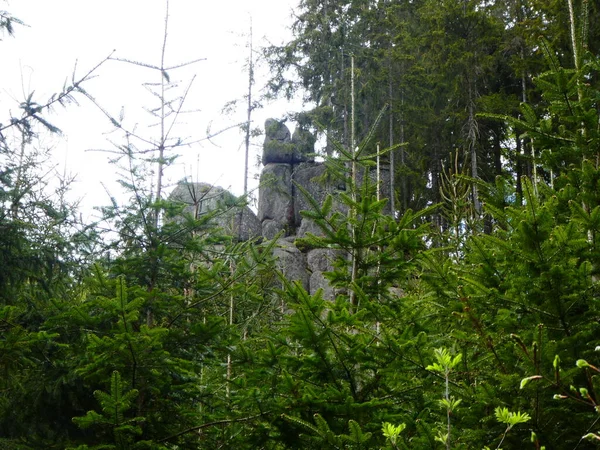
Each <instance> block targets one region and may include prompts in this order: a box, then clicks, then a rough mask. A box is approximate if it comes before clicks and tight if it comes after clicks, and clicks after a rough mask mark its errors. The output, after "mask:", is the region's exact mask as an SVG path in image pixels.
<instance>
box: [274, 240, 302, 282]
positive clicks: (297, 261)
mask: <svg viewBox="0 0 600 450" xmlns="http://www.w3.org/2000/svg"><path fill="white" fill-rule="evenodd" d="M273 256H274V257H275V259H276V261H277V263H276V264H277V267H278V269H279V270H280V271H281V273H282V274H283V275H284V276H285V278H286V279H287V280H289V281H299V282H300V284H301V285H302V286H303V287H304V289H306V290H308V289H309V283H308V270H307V267H306V256H305V255H304V254H303V253H302V252H301V251H300V250H298V248H296V246H294V244H293V242H291V241H290V240H288V239H279V240H278V241H277V246H276V247H275V249H274V250H273Z"/></svg>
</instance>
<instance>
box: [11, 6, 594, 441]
mask: <svg viewBox="0 0 600 450" xmlns="http://www.w3.org/2000/svg"><path fill="white" fill-rule="evenodd" d="M573 3H575V4H574V5H572V4H571V2H538V1H530V2H523V1H509V2H485V1H470V0H465V1H430V0H418V1H399V2H393V1H379V2H374V1H368V0H358V1H352V2H339V1H335V0H326V1H324V2H322V1H320V2H317V1H312V0H303V1H302V2H301V3H300V6H299V8H298V14H297V21H296V23H295V25H294V32H295V35H294V40H293V41H292V42H290V43H289V44H288V45H287V46H284V47H281V48H271V49H268V53H269V55H270V57H271V58H272V63H273V69H274V73H275V76H274V78H273V80H272V85H271V87H272V88H273V89H275V90H276V89H277V88H284V87H287V88H290V89H292V90H294V89H300V88H302V89H303V91H302V92H303V93H304V94H305V95H306V97H307V99H308V100H310V101H313V102H315V104H316V107H315V109H314V110H313V111H311V112H310V113H309V114H307V115H305V116H304V117H303V120H305V119H306V120H308V119H307V118H310V120H312V121H313V122H312V123H313V125H314V126H318V127H320V130H322V131H327V134H328V146H327V148H326V150H327V152H326V153H328V154H327V155H325V159H326V164H327V165H328V167H329V172H328V175H329V176H330V177H339V178H340V185H342V184H343V185H345V186H347V190H346V192H342V193H340V194H339V195H336V196H329V197H328V198H327V199H326V200H325V202H324V203H323V204H319V203H317V202H316V201H314V200H313V199H309V203H310V204H311V209H310V210H308V211H305V212H303V215H304V217H305V218H306V219H310V220H313V221H314V223H315V225H316V227H317V229H318V230H320V231H319V233H317V234H316V235H313V234H308V235H306V236H304V237H303V238H302V239H298V240H297V242H296V246H297V247H298V248H300V249H302V250H307V249H315V248H317V249H319V248H322V249H328V250H330V251H333V252H335V254H337V255H339V257H338V259H337V260H336V262H335V267H334V269H333V270H332V271H330V272H328V273H327V278H328V280H329V282H330V284H331V287H332V290H333V292H334V293H335V299H334V300H331V301H330V300H326V299H325V298H324V293H323V292H322V291H319V292H317V293H316V294H314V295H311V294H309V293H308V292H306V290H305V289H304V288H303V287H302V286H301V285H300V284H299V283H296V282H294V281H293V280H287V279H285V278H284V277H283V276H281V275H280V274H278V273H277V270H276V269H275V267H276V266H275V265H274V261H273V260H272V257H271V255H272V250H273V246H274V245H275V243H274V242H239V241H238V239H237V237H236V236H227V235H224V234H223V232H222V230H220V229H218V228H216V226H215V225H214V224H215V221H214V220H213V219H214V218H215V217H216V216H217V215H219V214H221V213H224V210H225V209H228V208H232V207H237V206H239V205H237V204H235V203H236V202H233V203H232V204H227V205H222V208H221V209H219V208H217V209H215V210H213V211H209V212H206V211H197V212H196V213H195V214H190V213H187V212H184V210H183V205H180V204H177V203H173V202H169V201H166V200H164V199H161V196H160V195H158V196H156V195H153V194H152V193H148V192H147V191H145V190H144V188H143V186H144V182H145V179H146V178H147V173H146V172H145V171H146V170H148V164H155V163H156V160H154V161H153V160H149V161H144V160H143V159H139V158H137V157H136V155H135V153H134V152H133V151H131V150H130V148H129V147H127V146H124V147H123V149H124V152H123V160H124V161H125V166H126V167H127V168H128V171H127V172H126V178H125V179H124V180H121V182H122V185H123V186H124V187H125V188H127V189H128V190H129V192H130V193H131V198H130V200H129V202H128V203H126V204H125V205H119V204H117V202H116V201H115V202H114V203H113V204H112V205H111V206H110V207H107V208H104V209H103V214H104V219H105V222H104V223H105V224H107V225H108V226H109V227H110V232H111V233H110V239H109V237H108V236H107V237H104V236H103V234H102V233H101V232H100V228H98V227H94V226H83V225H81V224H79V223H78V222H77V220H75V218H74V210H73V207H72V205H68V204H65V202H64V201H63V196H62V195H61V193H62V192H64V188H65V186H63V185H59V188H58V191H57V192H56V193H55V194H48V192H49V191H48V190H46V191H45V192H46V194H45V195H42V193H41V192H42V190H41V189H39V188H40V183H43V182H44V180H43V179H42V178H40V177H39V176H38V175H36V174H37V173H38V172H36V164H34V162H36V161H38V159H36V158H37V157H36V158H29V157H26V156H27V155H37V156H39V155H40V151H39V150H38V149H37V147H36V139H35V138H36V132H35V131H36V124H37V126H39V125H40V124H41V125H42V126H44V127H45V128H50V129H51V127H48V126H47V125H49V124H47V125H46V124H45V122H44V121H43V117H42V116H41V113H42V112H43V111H42V110H41V109H40V110H39V111H38V110H36V111H34V112H33V114H28V112H27V111H28V110H27V108H31V104H30V103H28V102H25V103H24V108H25V109H26V110H25V111H24V114H23V116H22V117H20V118H18V119H14V120H9V122H7V123H8V125H6V126H4V127H3V126H2V125H1V124H0V130H1V132H2V134H0V158H1V159H0V374H1V376H0V447H2V448H9V449H38V448H39V449H53V448H54V449H64V448H69V449H80V450H83V449H173V450H174V449H188V448H189V449H195V448H203V449H213V448H214V449H217V448H238V449H256V448H265V449H287V448H290V449H294V448H298V449H311V448H314V449H323V448H332V449H341V448H349V449H369V448H392V449H400V448H402V449H408V448H414V449H437V448H447V449H448V448H457V449H458V448H463V449H473V448H532V449H541V448H546V449H575V448H578V449H584V448H597V447H598V442H600V426H599V425H598V418H599V416H598V414H599V413H600V406H599V403H600V398H599V396H600V369H599V368H598V367H599V366H600V365H599V361H600V284H599V279H600V278H599V277H600V273H599V272H600V268H599V261H600V141H599V138H600V135H599V133H600V131H599V128H598V123H600V122H599V119H600V114H599V110H600V106H599V105H598V101H599V99H600V85H599V84H598V83H599V78H598V74H599V72H600V62H599V61H600V60H599V59H598V51H599V49H598V48H597V45H598V42H600V40H598V39H594V38H597V37H598V33H599V31H598V17H600V16H599V15H598V11H597V6H596V4H595V3H592V2H588V1H586V0H581V1H579V2H575V1H574V2H573ZM570 4H571V5H572V6H573V8H572V14H570V11H569V7H568V6H569V5H570ZM0 19H1V21H0V28H5V29H6V31H8V32H9V33H13V31H14V30H13V28H12V25H13V22H14V23H16V24H18V23H19V22H18V21H15V20H14V19H11V18H10V15H8V14H5V13H2V15H0ZM7 21H8V22H7ZM571 30H573V33H572V34H571V33H570V31H571ZM351 54H352V55H353V56H354V58H355V60H356V63H357V66H356V68H355V73H351V72H350V69H349V68H350V64H349V61H350V60H349V55H351ZM290 68H295V69H296V71H297V73H296V75H297V76H298V77H297V78H295V79H293V80H287V79H286V78H285V77H284V75H285V74H288V73H289V72H288V69H290ZM351 78H354V79H355V80H356V81H357V86H358V95H357V96H356V103H355V105H353V104H352V102H351V101H350V97H351V92H350V79H351ZM295 82H296V83H298V85H295V84H294V83H295ZM69 95H70V94H69ZM386 103H387V105H388V108H387V109H384V112H383V113H382V112H381V111H382V106H383V105H384V104H386ZM353 107H354V108H356V117H357V118H358V120H357V124H356V131H357V138H358V139H357V141H358V142H360V144H359V145H358V150H357V151H354V150H353V149H350V146H349V142H350V141H349V139H350V137H349V136H350V134H349V133H350V129H349V127H350V126H351V124H350V122H349V118H350V113H351V109H352V108H353ZM29 113H31V111H29ZM382 114H387V116H385V117H387V118H389V119H390V120H389V121H386V120H385V117H384V119H383V120H381V119H382V117H383V116H382ZM40 119H41V121H40ZM386 127H387V129H386ZM15 130H16V131H15ZM377 140H379V142H386V143H389V148H388V149H387V150H381V151H379V157H381V158H384V159H385V158H388V157H389V156H388V155H395V156H396V157H398V159H397V160H396V162H397V163H398V164H397V165H396V166H392V170H393V172H394V179H395V180H396V183H394V186H395V189H394V196H395V199H396V200H398V201H397V202H396V203H395V205H396V206H395V207H394V208H393V212H392V214H390V212H389V211H390V208H389V200H388V199H383V200H380V199H378V198H377V195H376V193H375V187H374V186H373V183H371V182H369V180H370V179H371V177H369V176H365V175H362V178H361V179H362V180H365V181H364V182H362V183H360V182H357V177H356V173H355V171H359V172H361V173H366V172H369V171H374V170H376V168H375V164H374V162H373V160H374V158H375V156H374V155H375V154H376V153H377V152H378V146H377V145H376V142H377ZM398 143H401V144H403V145H401V146H400V147H398V146H395V145H394V144H398ZM18 152H20V155H21V157H20V158H18V159H15V158H12V157H11V156H12V155H14V154H17V153H18ZM161 158H162V157H161ZM159 159H160V158H159ZM390 159H392V158H391V157H390ZM161 163H164V161H161ZM160 170H162V168H161V169H160ZM373 178H374V177H373ZM200 212H201V214H200Z"/></svg>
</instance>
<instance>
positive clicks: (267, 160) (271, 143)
mask: <svg viewBox="0 0 600 450" xmlns="http://www.w3.org/2000/svg"><path fill="white" fill-rule="evenodd" d="M295 151H296V146H295V145H294V144H293V143H292V141H291V137H290V130H289V129H288V127H286V126H285V124H284V123H283V122H280V121H278V120H275V119H267V120H266V121H265V141H264V144H263V156H262V163H263V165H265V166H266V165H267V164H271V163H285V164H291V163H292V162H294V153H295Z"/></svg>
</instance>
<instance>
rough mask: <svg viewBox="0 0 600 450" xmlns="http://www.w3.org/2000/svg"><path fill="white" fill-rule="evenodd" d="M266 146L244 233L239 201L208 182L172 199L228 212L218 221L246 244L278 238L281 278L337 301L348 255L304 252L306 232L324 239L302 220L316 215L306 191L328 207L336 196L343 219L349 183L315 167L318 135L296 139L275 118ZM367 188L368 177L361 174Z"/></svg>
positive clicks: (196, 208)
mask: <svg viewBox="0 0 600 450" xmlns="http://www.w3.org/2000/svg"><path fill="white" fill-rule="evenodd" d="M265 136H266V137H265V141H264V146H263V158H262V160H263V164H264V168H263V170H262V173H261V177H260V187H259V199H258V213H257V215H254V213H253V212H252V211H251V210H250V209H249V208H248V207H245V208H243V210H242V212H241V214H242V221H241V228H240V210H239V209H238V208H231V206H232V205H234V204H235V200H236V199H235V197H234V196H233V195H232V194H230V193H229V192H227V191H226V190H224V189H223V188H220V187H212V186H210V185H208V184H205V183H190V184H185V185H180V186H178V187H177V188H176V189H175V190H174V191H173V193H172V194H171V199H173V200H177V201H182V202H184V203H185V204H186V205H188V206H187V207H186V211H187V212H190V213H193V214H198V215H202V214H205V213H207V212H208V211H214V210H216V209H218V210H220V211H223V213H222V214H220V215H218V217H217V218H216V219H215V220H217V224H218V225H219V226H220V227H221V228H223V230H224V231H225V232H226V233H228V234H230V235H232V236H238V237H239V238H240V239H244V240H245V239H254V238H262V239H267V240H272V239H276V238H277V243H276V248H275V250H274V256H275V258H276V260H277V265H278V268H279V270H280V271H281V273H282V274H283V275H284V276H285V277H286V278H287V279H288V280H290V281H298V282H300V284H301V285H302V286H304V288H305V289H306V290H307V291H308V292H310V293H311V294H315V293H316V292H317V290H319V289H322V290H323V296H324V298H326V299H334V297H335V295H336V292H335V290H334V289H332V288H331V286H330V284H329V282H328V280H327V279H326V277H325V275H324V274H325V273H326V272H330V271H332V270H333V264H334V261H335V260H336V259H339V258H346V257H347V255H346V254H345V253H344V252H343V251H341V250H336V249H324V248H317V249H315V248H312V249H310V248H306V249H303V250H300V249H299V248H298V247H296V246H295V244H294V242H295V240H296V238H298V237H304V236H305V235H306V233H311V234H314V235H321V234H322V231H321V230H320V228H319V227H318V226H316V224H315V223H314V222H313V221H312V220H310V219H308V218H305V217H302V215H301V214H300V212H301V211H302V210H310V209H311V206H310V203H309V201H308V200H307V197H306V195H305V194H304V193H303V192H302V191H305V192H306V193H307V194H308V195H309V196H310V197H311V198H313V199H314V200H315V201H316V202H317V203H319V204H322V203H323V201H324V200H325V198H326V197H327V196H328V195H332V196H333V198H334V200H333V210H334V211H335V210H337V211H339V212H341V213H342V214H345V213H347V211H346V208H345V207H344V206H343V205H341V204H340V203H339V202H338V201H337V200H336V199H337V198H338V197H339V195H338V194H339V193H340V192H342V191H344V190H345V186H344V185H343V183H340V182H339V181H334V180H330V179H327V177H326V176H325V175H326V170H325V165H324V164H323V163H318V162H314V159H313V158H312V155H313V153H314V144H315V138H314V136H313V135H312V134H311V133H310V132H308V131H306V130H303V129H302V128H298V129H297V130H296V131H295V132H294V135H293V136H292V137H290V131H289V129H288V128H287V127H286V126H285V124H283V123H282V122H279V121H277V120H274V119H268V120H267V121H266V123H265ZM381 173H382V179H381V180H380V186H381V193H380V197H381V198H387V197H389V171H387V170H382V171H381ZM357 175H358V176H357V181H358V183H359V184H362V183H363V181H364V174H361V173H359V174H357ZM369 181H370V183H371V184H372V186H373V188H375V186H376V182H377V180H376V174H369Z"/></svg>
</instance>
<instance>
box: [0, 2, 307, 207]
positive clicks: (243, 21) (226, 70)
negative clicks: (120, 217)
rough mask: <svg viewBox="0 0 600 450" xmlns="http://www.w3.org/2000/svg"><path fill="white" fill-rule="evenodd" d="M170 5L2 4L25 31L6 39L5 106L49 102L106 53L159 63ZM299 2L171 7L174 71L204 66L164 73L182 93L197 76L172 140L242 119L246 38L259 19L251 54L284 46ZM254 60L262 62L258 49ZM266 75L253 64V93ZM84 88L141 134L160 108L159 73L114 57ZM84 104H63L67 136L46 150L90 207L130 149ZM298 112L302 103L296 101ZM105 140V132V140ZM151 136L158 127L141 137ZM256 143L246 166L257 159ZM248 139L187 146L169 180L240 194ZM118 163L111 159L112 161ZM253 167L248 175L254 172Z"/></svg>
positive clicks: (258, 115) (0, 99) (276, 109)
mask: <svg viewBox="0 0 600 450" xmlns="http://www.w3.org/2000/svg"><path fill="white" fill-rule="evenodd" d="M165 3H166V2H165V1H162V0H152V1H148V0H127V1H119V0H106V1H102V2H82V1H80V0H61V1H47V0H19V1H18V2H17V1H10V2H6V3H5V4H4V5H2V9H7V10H8V11H10V12H11V13H12V14H13V16H15V17H17V18H19V19H20V20H22V21H23V22H25V24H26V25H27V26H26V27H22V26H17V27H16V30H15V36H14V37H7V36H4V39H3V41H2V43H1V44H0V45H1V48H2V55H3V68H2V70H1V71H0V86H1V87H2V89H1V91H0V105H2V109H3V110H4V111H6V110H7V109H12V110H13V111H16V109H17V108H16V106H17V103H18V102H20V101H22V100H23V99H24V96H25V95H26V94H27V93H29V92H31V91H35V92H34V100H36V101H37V102H38V103H40V104H42V103H44V102H45V101H46V100H47V99H48V97H49V96H50V95H51V94H52V93H54V92H57V91H59V90H60V89H61V88H62V86H63V83H64V82H65V80H67V81H70V79H71V77H72V75H73V70H74V67H75V65H76V64H77V68H76V76H82V75H83V74H84V73H85V72H87V71H88V70H89V69H90V68H92V67H93V66H95V65H96V64H98V63H99V62H100V61H102V60H103V59H104V58H106V57H107V56H108V55H109V54H111V52H113V50H115V53H114V54H113V56H114V57H117V58H124V59H129V60H134V61H138V62H141V63H146V64H151V65H159V64H160V54H161V47H162V41H163V35H164V17H165ZM294 3H295V2H294V1H292V0H253V1H247V0H232V1H227V2H208V1H192V0H170V5H169V8H170V10H169V16H170V18H169V24H168V41H167V52H166V63H167V65H176V64H179V63H184V62H187V61H191V60H195V59H198V58H203V59H205V60H203V61H201V62H198V63H196V64H193V65H191V66H189V67H187V68H185V69H182V70H177V71H173V72H172V73H170V74H169V75H170V76H171V78H172V79H173V80H179V81H180V82H181V83H180V85H181V86H182V89H183V87H184V86H186V85H187V84H188V83H189V82H190V81H191V80H192V78H193V77H194V76H195V80H194V82H193V85H192V89H191V91H190V95H189V100H188V102H187V109H188V110H198V112H197V113H194V114H189V115H187V116H185V117H183V119H182V120H181V122H182V123H181V124H180V125H179V128H178V130H177V131H176V132H175V135H177V136H178V137H182V138H187V139H188V140H189V141H196V140H198V139H202V138H204V137H205V136H206V134H207V129H210V131H211V132H213V133H214V132H216V131H219V130H221V129H225V128H227V127H231V126H233V125H235V124H237V123H240V122H243V121H244V120H245V104H244V101H243V96H244V95H245V93H246V92H247V85H248V78H247V77H248V75H247V71H246V68H245V65H246V62H247V57H248V40H249V39H248V35H249V29H250V23H251V21H252V28H253V42H254V44H253V45H254V48H255V49H258V48H259V47H260V46H263V45H265V44H266V43H267V42H272V43H280V42H281V41H282V40H284V39H285V37H286V36H287V35H288V34H289V31H288V30H287V27H288V24H290V23H291V8H292V6H293V5H294ZM255 56H258V55H257V54H256V55H255ZM266 72H267V68H266V67H265V65H262V66H261V65H260V64H259V66H258V67H257V73H256V85H255V93H254V94H253V95H254V96H257V95H259V94H260V92H259V90H260V89H261V88H262V84H263V81H264V77H265V75H266ZM97 74H98V75H99V76H98V77H97V78H96V79H94V80H92V81H90V82H89V83H87V84H86V85H85V88H86V89H87V91H88V92H89V93H90V94H91V95H93V96H94V97H95V98H96V99H97V100H98V102H99V103H100V104H101V105H102V106H103V108H105V109H106V110H107V111H108V112H110V113H111V114H113V115H115V116H118V115H119V113H120V111H121V109H123V111H124V115H125V119H124V120H125V122H124V123H125V125H126V126H127V125H128V126H129V127H130V128H133V127H136V126H137V129H138V130H140V129H142V128H143V127H147V126H148V125H149V124H151V123H152V118H151V117H150V116H149V115H148V114H147V113H146V112H145V111H144V110H143V108H144V107H146V108H152V107H154V106H156V103H153V102H154V99H153V98H152V96H151V94H150V93H149V92H148V91H147V90H146V89H145V88H144V87H143V86H142V84H143V83H146V82H157V81H159V80H157V73H156V72H155V71H152V70H149V69H144V68H142V67H136V66H132V65H130V64H127V63H122V62H116V61H109V62H107V63H105V64H104V65H103V66H102V67H101V68H100V70H99V71H98V72H97ZM236 99H237V100H238V101H239V105H238V108H237V110H236V111H235V112H234V113H233V114H229V115H224V114H223V113H222V108H223V106H224V105H225V104H226V103H227V102H230V101H232V100H236ZM78 100H79V101H80V106H75V105H72V106H70V107H69V108H67V109H66V110H65V109H62V108H58V109H57V110H56V111H55V113H53V114H51V115H50V116H49V117H48V119H49V120H50V121H51V122H52V123H53V124H55V125H57V126H59V128H61V129H62V130H63V132H64V133H63V136H62V137H60V138H46V139H45V140H44V141H43V145H48V146H53V147H55V151H54V153H55V155H56V158H57V161H59V167H58V168H57V170H59V171H61V172H63V171H64V170H65V167H66V171H67V172H70V173H77V174H78V175H77V182H76V184H75V195H76V196H77V197H84V202H83V205H84V208H86V209H87V208H91V207H92V206H98V205H102V204H106V203H107V202H108V197H107V195H106V192H105V190H104V188H103V187H102V184H105V185H106V186H107V187H108V188H109V189H110V190H111V191H112V190H113V189H116V188H115V187H114V184H113V183H114V181H115V170H114V168H111V167H110V166H109V164H108V158H109V156H111V155H110V154H109V153H106V152H97V151H90V150H94V149H95V150H97V149H107V150H114V146H113V144H111V142H112V143H114V144H123V138H122V135H121V134H119V133H118V132H114V133H110V131H111V130H112V127H111V124H110V122H109V121H108V120H107V119H106V117H104V116H103V115H102V113H101V112H100V111H99V110H98V109H97V108H96V107H94V106H93V105H92V104H91V103H90V102H89V101H87V100H86V99H85V98H83V97H79V98H78ZM296 107H298V105H296ZM288 109H292V107H290V106H289V105H286V104H285V103H283V102H280V103H278V104H273V105H271V106H269V107H267V108H264V109H261V110H256V111H255V114H254V123H253V126H254V127H255V126H262V124H263V122H264V120H265V118H267V117H269V116H273V115H275V116H277V115H281V114H283V113H284V112H285V111H286V110H288ZM5 119H6V117H4V116H3V117H2V118H1V120H5ZM109 133H110V134H109ZM145 133H146V135H148V133H152V129H150V130H148V131H147V132H145ZM261 141H262V139H260V138H259V139H257V140H256V142H255V145H254V147H253V156H252V157H251V161H252V162H254V161H256V155H258V154H259V148H258V145H259V144H260V143H261ZM243 152H244V149H243V135H242V133H241V132H240V131H239V130H238V129H237V128H233V129H231V130H229V131H227V132H225V133H223V134H221V135H219V136H217V137H215V138H214V139H211V140H210V141H206V140H205V141H203V142H200V143H198V144H195V145H191V146H189V147H181V153H182V154H183V156H182V158H180V160H179V161H178V163H177V164H176V165H175V166H174V167H173V168H171V169H170V170H169V171H168V172H167V173H166V176H167V179H168V181H169V182H171V183H173V182H176V181H177V180H179V179H181V178H183V177H184V176H186V175H187V176H193V177H194V178H198V179H200V180H201V181H205V182H211V183H214V184H218V185H221V186H223V187H226V188H229V187H230V188H231V189H232V190H233V192H235V193H237V194H241V191H242V186H243V179H242V177H243V160H244V158H243V155H244V153H243ZM112 156H114V155H112ZM256 171H257V169H256V168H255V169H254V170H253V171H252V172H256Z"/></svg>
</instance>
